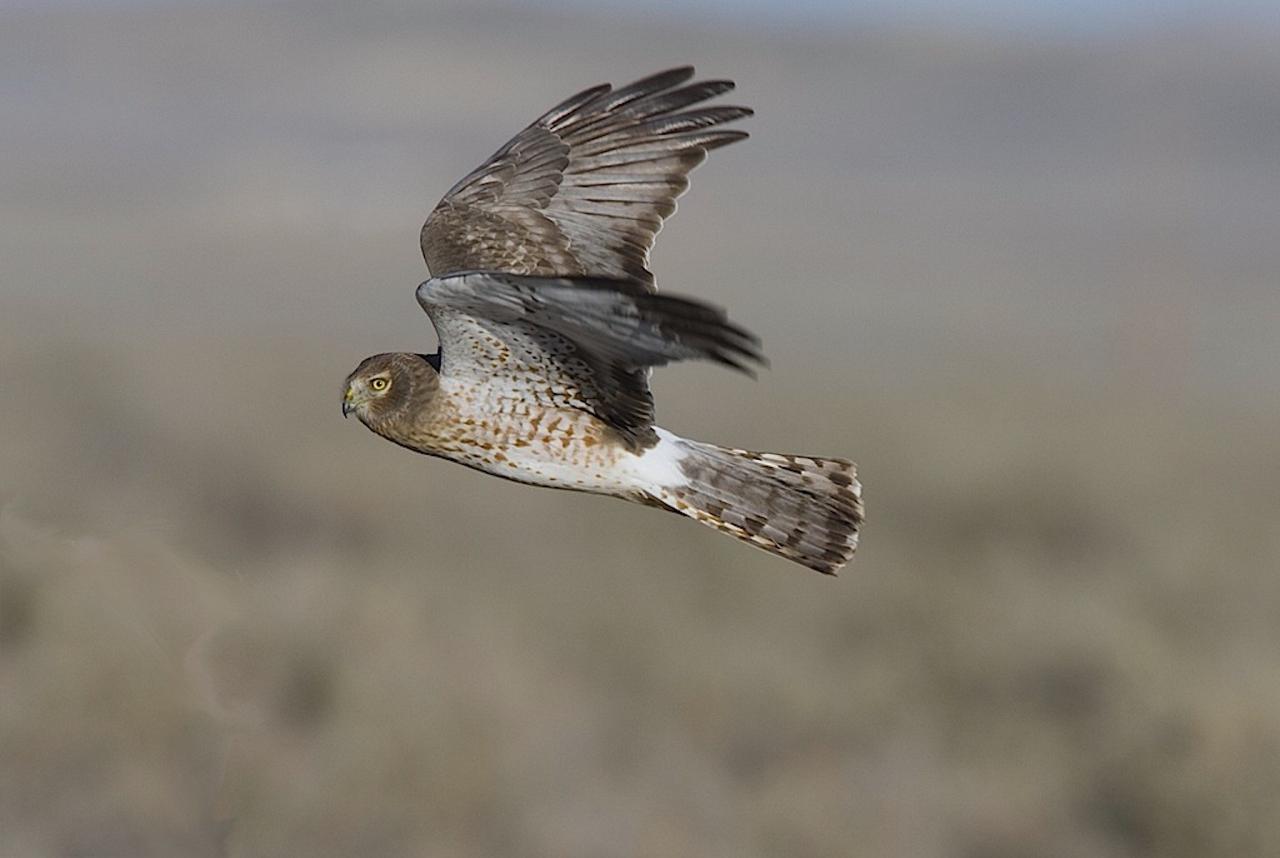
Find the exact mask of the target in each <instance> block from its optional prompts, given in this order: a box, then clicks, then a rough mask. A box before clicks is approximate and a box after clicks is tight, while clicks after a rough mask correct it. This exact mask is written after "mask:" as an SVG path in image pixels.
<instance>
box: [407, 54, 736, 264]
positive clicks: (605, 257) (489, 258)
mask: <svg viewBox="0 0 1280 858" xmlns="http://www.w3.org/2000/svg"><path fill="white" fill-rule="evenodd" d="M692 77H693V68H692V67H690V66H685V67H682V68H676V69H671V70H669V71H665V72H662V73H660V74H656V75H653V76H652V77H647V78H645V79H644V80H640V81H637V82H635V83H633V84H631V85H629V86H625V87H623V88H621V89H618V90H614V89H613V88H612V87H611V86H610V85H609V84H601V85H600V86H595V87H592V88H591V89H588V90H584V91H583V92H580V93H578V94H577V95H575V96H573V97H572V98H570V99H568V100H567V101H564V102H562V103H561V104H559V105H557V106H556V107H553V108H552V109H551V110H549V111H548V112H547V113H546V114H544V115H543V116H542V117H541V118H539V119H538V120H537V121H535V122H534V123H533V124H532V125H530V126H529V127H528V128H526V129H525V130H523V131H521V132H520V133H519V134H517V135H516V136H515V137H514V138H513V139H512V140H511V141H510V142H508V143H507V145H505V146H503V147H502V148H501V149H499V150H498V151H497V152H496V153H495V154H494V155H493V157H491V158H490V159H489V160H488V161H486V162H485V163H484V164H483V165H482V166H480V167H479V168H478V169H476V170H475V171H474V172H472V173H471V174H470V175H468V176H466V177H465V178H463V179H462V181H460V182H458V184H456V185H454V186H453V188H452V189H451V190H450V191H449V192H448V193H447V194H445V196H444V199H442V200H441V201H440V203H439V204H438V205H437V206H436V208H435V210H434V211H432V212H431V215H430V217H428V218H427V222H426V224H425V225H424V226H423V227H422V255H423V257H424V258H425V259H426V261H427V267H428V268H429V269H430V270H431V273H432V274H433V275H434V276H436V277H440V276H442V275H444V274H450V273H453V272H457V271H469V270H471V271H474V270H482V271H504V272H508V273H511V274H530V275H540V276H549V277H573V276H583V275H590V276H593V277H609V278H617V279H631V280H635V281H636V282H639V283H643V284H645V285H646V286H647V287H648V288H649V289H652V288H653V274H652V273H650V271H649V250H650V249H651V248H652V247H653V242H654V238H655V236H656V235H657V234H658V230H659V229H661V228H662V222H663V220H665V219H666V218H667V217H668V216H669V215H671V213H672V212H674V211H675V209H676V198H677V197H678V196H680V195H681V194H683V193H684V192H685V190H687V189H688V187H689V178H688V176H689V172H690V171H691V170H693V168H694V167H696V166H697V165H698V164H700V163H702V161H703V160H705V159H706V157H707V152H708V151H709V150H711V149H715V148H717V147H719V146H724V145H727V144H729V143H732V142H734V141H736V140H741V139H743V138H744V137H746V136H747V134H746V132H744V131H735V130H728V129H724V128H719V127H717V126H720V125H722V124H724V123H726V122H732V121H733V120H735V119H741V118H742V117H744V116H750V115H751V110H750V109H748V108H745V107H728V106H717V107H706V106H698V107H695V105H699V104H700V103H701V102H703V101H706V100H707V99H709V98H712V97H714V96H717V95H720V94H722V93H725V92H728V91H729V90H731V89H733V82H732V81H727V80H709V81H702V82H699V83H687V82H688V81H689V79H690V78H692ZM690 108H692V109H690Z"/></svg>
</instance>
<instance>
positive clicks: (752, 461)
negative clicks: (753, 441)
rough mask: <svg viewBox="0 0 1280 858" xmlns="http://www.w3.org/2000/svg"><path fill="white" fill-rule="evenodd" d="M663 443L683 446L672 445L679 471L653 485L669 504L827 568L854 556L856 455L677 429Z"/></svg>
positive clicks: (858, 503) (858, 511)
mask: <svg viewBox="0 0 1280 858" xmlns="http://www.w3.org/2000/svg"><path fill="white" fill-rule="evenodd" d="M664 434H665V433H664ZM663 444H674V445H677V447H678V455H670V454H672V453H677V450H664V453H665V454H667V455H670V459H669V460H674V464H675V465H676V470H677V471H678V478H677V479H675V480H667V481H665V484H664V485H661V486H659V487H658V488H657V490H656V491H653V492H652V495H653V497H654V499H655V500H656V501H658V502H659V503H660V504H661V505H662V506H664V507H666V508H667V509H670V510H672V511H674V512H678V513H680V514H682V515H686V516H688V517H690V518H692V519H694V520H696V521H700V522H702V523H703V524H706V525H709V526H711V527H714V528H716V529H717V530H720V531H722V532H724V533H727V534H729V535H730V536H733V537H736V538H738V539H741V540H743V541H744V542H747V543H750V544H751V545H754V546H756V547H757V548H762V549H764V550H765V551H768V552H770V553H772V554H777V555H779V556H780V557H785V558H786V559H788V560H792V561H794V562H796V563H800V564H802V565H804V566H807V567H809V568H810V569H814V570H816V571H818V572H822V573H824V574H827V575H834V574H835V573H836V570H838V569H839V568H840V567H841V566H843V565H844V564H845V563H848V562H849V560H850V559H851V558H852V557H853V552H854V550H855V549H856V548H857V547H858V530H859V528H860V527H861V526H862V522H863V507H862V486H861V485H860V484H859V483H858V478H857V471H856V468H855V466H854V464H853V462H850V461H849V460H847V459H820V458H815V457H813V456H790V455H783V454H780V453H753V452H750V451H747V450H734V449H729V448H726V447H717V446H715V445H712V444H703V443H700V442H697V441H688V440H685V439H677V438H674V437H671V436H668V437H667V438H664V439H663Z"/></svg>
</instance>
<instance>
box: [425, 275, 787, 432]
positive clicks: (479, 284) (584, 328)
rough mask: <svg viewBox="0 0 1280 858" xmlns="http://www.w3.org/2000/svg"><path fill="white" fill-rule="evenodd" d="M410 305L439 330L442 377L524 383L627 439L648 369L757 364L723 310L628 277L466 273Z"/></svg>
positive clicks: (637, 422)
mask: <svg viewBox="0 0 1280 858" xmlns="http://www.w3.org/2000/svg"><path fill="white" fill-rule="evenodd" d="M418 302H419V303H420V304H421V305H422V307H423V309H424V310H426V311H427V314H428V315H429V316H430V317H431V320H432V322H433V323H434V324H435V326H436V330H437V332H438V333H439V335H440V351H441V373H442V375H443V376H445V377H467V378H472V379H475V380H477V381H483V382H485V383H487V384H490V385H492V384H513V383H514V384H519V385H523V386H524V387H525V388H526V391H525V392H526V393H527V395H528V396H530V397H531V398H533V399H535V400H537V401H540V402H542V403H543V404H548V405H556V406H559V407H566V406H567V407H572V408H578V409H580V410H584V411H588V412H590V413H592V414H594V415H596V416H597V417H599V418H600V419H601V420H604V421H605V422H607V423H609V424H610V425H611V426H613V427H614V428H615V429H617V430H618V431H619V433H620V434H621V435H622V436H623V437H624V438H625V439H627V440H628V441H629V442H630V443H633V444H641V445H643V444H644V443H645V442H646V441H647V440H648V439H649V438H651V436H652V423H653V397H652V395H651V393H650V391H649V381H648V376H649V369H650V367H654V366H661V365H663V364H666V363H670V362H673V361H678V360H692V359H704V360H711V361H715V362H717V363H721V364H724V365H726V366H729V367H733V368H735V369H738V370H741V371H743V372H747V373H751V370H750V368H749V365H750V364H751V363H763V362H764V358H763V357H762V356H761V354H760V352H759V343H758V340H757V339H756V338H755V337H754V336H753V335H751V334H750V333H748V332H747V331H745V330H744V329H742V328H740V327H738V326H737V325H734V324H733V323H732V322H730V321H729V320H728V319H727V317H726V316H725V314H724V311H722V310H720V309H718V308H716V307H712V306H711V305H709V304H704V303H701V302H699V301H694V300H691V299H688V298H681V297H677V296H673V295H657V294H654V293H651V292H649V291H648V290H647V289H645V288H644V286H643V285H641V284H638V283H634V282H631V281H618V280H607V279H602V278H573V279H569V278H542V277H525V276H518V275H509V274H502V273H493V272H479V271H477V272H466V273H460V274H454V275H450V276H447V277H441V278H435V279H432V280H428V281H427V282H425V283H423V284H422V285H421V286H419V287H418Z"/></svg>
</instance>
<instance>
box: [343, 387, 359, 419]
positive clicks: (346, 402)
mask: <svg viewBox="0 0 1280 858" xmlns="http://www.w3.org/2000/svg"><path fill="white" fill-rule="evenodd" d="M355 410H356V404H355V402H353V401H352V399H351V388H349V387H348V388H347V392H346V393H344V394H343V395H342V416H343V417H350V416H351V412H353V411H355Z"/></svg>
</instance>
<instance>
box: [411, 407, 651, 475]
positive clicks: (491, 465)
mask: <svg viewBox="0 0 1280 858" xmlns="http://www.w3.org/2000/svg"><path fill="white" fill-rule="evenodd" d="M449 424H450V425H449V427H448V428H447V429H446V430H445V431H440V432H438V434H437V435H436V437H435V438H433V439H432V441H433V443H432V444H431V447H432V448H433V452H435V453H436V455H439V456H441V457H443V458H446V459H449V460H451V461H454V462H457V463H459V464H462V465H467V466H468V467H472V468H476V469H478V470H481V471H484V472H486V473H489V474H493V475H494V476H498V477H504V478H506V479H509V480H515V481H517V482H522V483H531V484H533V485H540V486H551V487H554V488H562V489H576V490H578V491H587V492H599V493H603V494H629V493H630V492H629V491H628V490H629V489H630V488H631V486H630V482H631V478H630V470H629V469H628V468H627V467H626V460H627V459H634V458H635V457H634V455H633V454H631V453H630V452H629V451H628V450H627V449H626V448H625V447H624V446H622V444H621V443H619V442H618V441H617V440H616V439H615V438H614V437H613V433H612V432H611V431H610V430H609V428H608V426H606V425H605V424H604V423H603V422H602V421H600V420H599V419H598V418H596V417H593V416H592V415H590V414H587V413H585V412H581V411H575V410H572V409H529V413H525V414H506V413H494V412H493V411H492V410H486V411H485V412H484V413H476V412H469V411H468V410H466V409H460V410H459V411H458V412H457V413H455V415H454V417H453V419H452V420H450V421H449Z"/></svg>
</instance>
